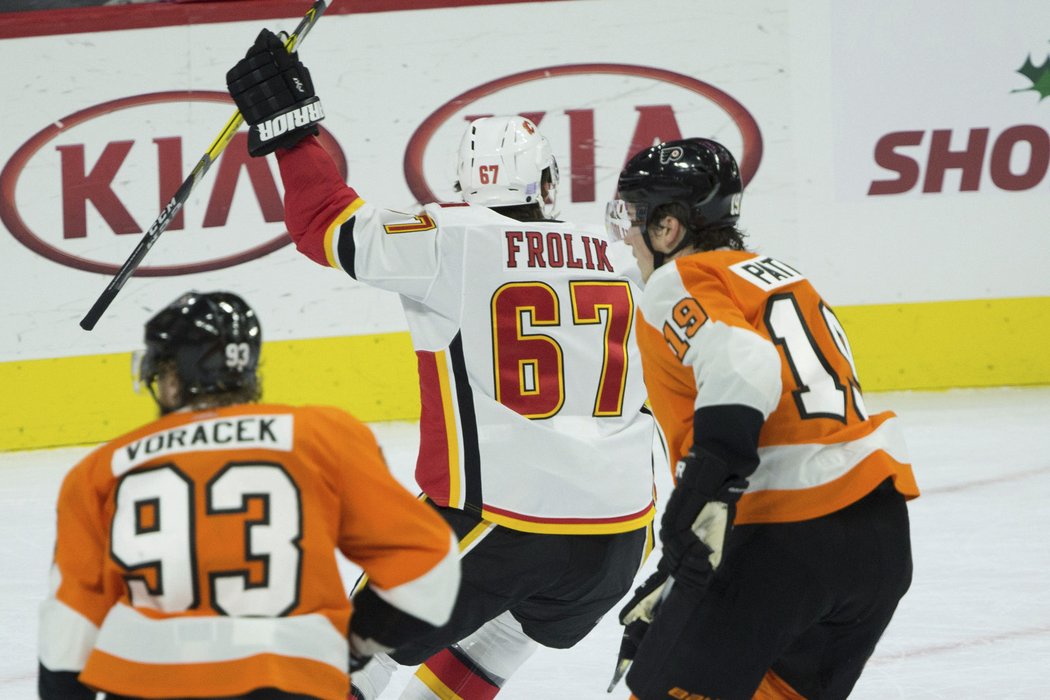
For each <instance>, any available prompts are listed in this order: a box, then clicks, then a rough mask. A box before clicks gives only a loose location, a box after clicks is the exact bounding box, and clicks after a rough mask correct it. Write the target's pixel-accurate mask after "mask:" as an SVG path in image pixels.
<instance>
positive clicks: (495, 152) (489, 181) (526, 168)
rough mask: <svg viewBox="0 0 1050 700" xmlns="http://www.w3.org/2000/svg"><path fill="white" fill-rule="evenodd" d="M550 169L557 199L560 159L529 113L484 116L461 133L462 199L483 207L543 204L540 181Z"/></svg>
mask: <svg viewBox="0 0 1050 700" xmlns="http://www.w3.org/2000/svg"><path fill="white" fill-rule="evenodd" d="M548 168H549V169H550V175H549V177H550V187H549V192H548V199H553V196H554V189H555V188H556V187H557V186H558V163H557V162H556V161H555V160H554V153H553V152H552V151H551V145H550V142H549V141H547V137H545V136H544V135H543V134H541V133H540V131H539V129H538V128H537V127H536V125H535V124H533V123H532V121H531V120H529V119H526V118H525V117H521V116H502V117H482V118H481V119H475V120H474V121H472V122H471V123H470V126H468V127H467V130H466V132H465V133H464V134H463V139H462V140H461V141H460V144H459V161H458V163H457V165H456V176H457V178H458V185H459V190H460V193H461V194H462V195H463V201H464V202H468V203H470V204H477V205H480V206H484V207H506V206H513V205H515V204H539V205H540V206H545V204H546V203H545V202H544V199H543V187H542V181H543V172H544V171H545V170H547V169H548Z"/></svg>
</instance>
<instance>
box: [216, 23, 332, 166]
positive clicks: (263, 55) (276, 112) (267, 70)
mask: <svg viewBox="0 0 1050 700" xmlns="http://www.w3.org/2000/svg"><path fill="white" fill-rule="evenodd" d="M226 87H227V89H228V90H229V93H230V97H232V98H233V101H234V102H236V103H237V108H238V109H239V110H240V111H241V115H242V116H243V117H244V121H246V122H248V125H249V127H250V128H249V130H248V152H249V153H250V154H251V155H253V156H265V155H266V154H268V153H273V152H274V151H275V150H276V149H278V148H291V147H292V146H294V145H295V144H297V143H299V141H301V140H302V139H304V138H306V137H307V136H309V135H311V134H315V135H316V134H317V133H318V128H317V122H319V121H321V120H322V119H324V110H323V109H322V108H321V101H320V99H319V98H318V97H317V95H316V94H315V93H314V84H313V81H312V80H311V79H310V71H309V70H307V68H306V66H304V65H303V64H302V61H300V60H299V55H298V54H296V53H288V50H287V49H285V47H284V44H283V43H282V42H281V40H280V39H279V38H278V37H277V35H276V34H274V33H273V32H271V31H270V30H269V29H263V30H262V31H261V32H259V36H258V37H257V38H256V39H255V43H254V44H253V45H252V47H251V48H250V49H248V53H247V54H246V55H245V57H244V58H242V59H241V60H240V61H238V62H237V65H235V66H234V67H233V68H231V69H230V70H229V72H227V73H226Z"/></svg>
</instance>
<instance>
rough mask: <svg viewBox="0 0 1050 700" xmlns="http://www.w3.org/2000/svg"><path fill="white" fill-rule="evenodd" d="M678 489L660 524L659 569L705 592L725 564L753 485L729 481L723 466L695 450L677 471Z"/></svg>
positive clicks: (709, 454) (740, 479)
mask: <svg viewBox="0 0 1050 700" xmlns="http://www.w3.org/2000/svg"><path fill="white" fill-rule="evenodd" d="M675 472H676V476H677V484H676V485H675V489H674V491H673V492H672V493H671V498H670V499H668V501H667V508H666V509H665V510H664V514H663V518H662V519H661V520H660V542H661V544H662V546H663V556H662V557H661V559H660V562H659V564H658V568H659V570H660V571H661V572H663V573H665V574H667V575H669V576H673V577H674V579H675V581H676V582H678V583H679V584H680V585H687V586H693V587H696V588H703V587H706V586H707V582H708V581H709V580H710V578H711V574H713V573H714V570H715V569H717V568H718V565H719V564H720V563H721V562H722V549H723V547H724V546H725V540H726V536H727V535H728V533H729V531H730V530H731V529H732V527H733V517H734V515H735V512H736V502H737V500H739V498H740V495H741V494H742V493H743V492H744V489H745V488H746V487H747V481H745V480H744V479H742V478H739V477H734V476H729V477H728V478H727V477H726V474H727V473H729V470H728V469H727V468H726V464H725V462H724V461H723V460H721V459H720V458H718V457H716V456H715V455H713V454H711V453H710V452H706V451H704V450H699V449H697V448H694V449H693V450H690V452H689V454H688V455H686V456H685V457H684V458H683V459H682V460H681V461H679V462H678V464H677V466H676V470H675Z"/></svg>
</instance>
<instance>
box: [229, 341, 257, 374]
mask: <svg viewBox="0 0 1050 700" xmlns="http://www.w3.org/2000/svg"><path fill="white" fill-rule="evenodd" d="M251 360H252V351H251V348H250V347H248V343H227V344H226V366H227V367H229V368H230V369H232V370H236V371H238V372H240V371H241V370H243V369H244V368H245V367H247V366H248V363H249V362H251Z"/></svg>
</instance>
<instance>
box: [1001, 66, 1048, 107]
mask: <svg viewBox="0 0 1050 700" xmlns="http://www.w3.org/2000/svg"><path fill="white" fill-rule="evenodd" d="M1017 72H1018V73H1020V74H1021V75H1023V76H1024V77H1026V78H1028V79H1029V80H1031V81H1032V87H1026V88H1021V89H1019V90H1011V91H1010V92H1028V91H1029V90H1033V91H1035V92H1038V93H1039V101H1040V102H1042V101H1043V99H1044V98H1046V97H1050V56H1048V57H1047V59H1046V60H1045V61H1043V65H1041V66H1037V65H1035V64H1034V63H1032V57H1031V55H1029V56H1028V58H1026V59H1025V62H1024V65H1023V66H1021V67H1020V68H1018V69H1017Z"/></svg>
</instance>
